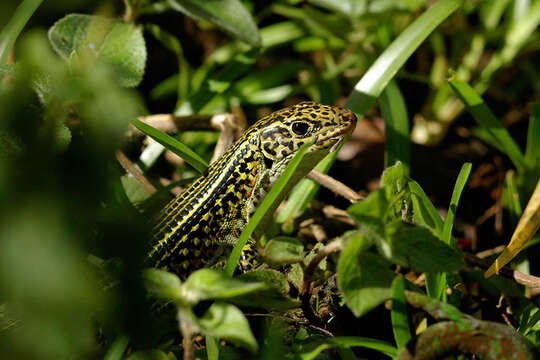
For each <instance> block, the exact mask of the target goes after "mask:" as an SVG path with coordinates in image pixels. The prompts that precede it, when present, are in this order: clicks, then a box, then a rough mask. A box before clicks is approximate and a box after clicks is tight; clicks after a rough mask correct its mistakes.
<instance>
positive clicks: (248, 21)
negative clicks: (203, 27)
mask: <svg viewBox="0 0 540 360" xmlns="http://www.w3.org/2000/svg"><path fill="white" fill-rule="evenodd" d="M169 5H170V6H171V7H172V8H173V9H175V10H178V11H181V12H183V13H184V14H186V15H189V16H191V17H194V18H198V19H203V20H207V21H210V22H213V23H214V24H216V25H218V26H219V27H221V28H223V29H224V30H225V31H227V32H229V33H230V34H232V35H233V36H236V37H237V38H239V39H240V40H242V41H245V42H247V43H248V44H250V45H251V46H255V47H259V46H261V37H260V35H259V30H258V29H257V25H255V21H253V17H252V16H251V14H250V13H249V12H248V11H247V10H246V8H245V7H244V6H243V5H242V3H241V2H240V1H239V0H169Z"/></svg>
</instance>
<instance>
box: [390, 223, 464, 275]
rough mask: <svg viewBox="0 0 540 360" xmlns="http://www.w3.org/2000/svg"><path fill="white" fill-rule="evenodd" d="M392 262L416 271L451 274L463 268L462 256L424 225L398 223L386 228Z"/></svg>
mask: <svg viewBox="0 0 540 360" xmlns="http://www.w3.org/2000/svg"><path fill="white" fill-rule="evenodd" d="M386 237H387V241H388V244H389V248H390V259H389V260H391V261H392V262H395V263H397V264H399V265H402V266H405V267H408V268H412V269H414V270H415V271H417V272H451V271H455V270H458V269H459V268H461V267H462V266H463V265H464V262H463V257H462V256H461V253H460V252H459V251H457V250H455V249H454V248H453V247H451V246H450V245H447V244H445V243H443V242H442V241H440V240H439V239H438V238H437V237H436V236H435V235H433V233H432V232H431V231H429V230H428V229H426V228H424V227H421V226H414V225H409V224H406V223H403V222H399V221H396V222H394V223H391V224H387V225H386Z"/></svg>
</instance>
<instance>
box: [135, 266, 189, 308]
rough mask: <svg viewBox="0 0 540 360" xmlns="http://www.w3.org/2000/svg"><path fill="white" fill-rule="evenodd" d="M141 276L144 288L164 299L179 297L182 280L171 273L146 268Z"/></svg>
mask: <svg viewBox="0 0 540 360" xmlns="http://www.w3.org/2000/svg"><path fill="white" fill-rule="evenodd" d="M142 278H143V282H144V286H145V287H146V290H147V291H148V292H149V293H151V294H153V295H154V296H157V297H159V298H162V299H165V300H177V299H179V298H180V297H181V293H182V289H181V287H182V282H181V281H180V279H179V278H178V276H176V275H175V274H173V273H170V272H167V271H164V270H159V269H146V270H144V271H143V273H142Z"/></svg>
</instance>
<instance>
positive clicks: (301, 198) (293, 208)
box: [276, 146, 341, 224]
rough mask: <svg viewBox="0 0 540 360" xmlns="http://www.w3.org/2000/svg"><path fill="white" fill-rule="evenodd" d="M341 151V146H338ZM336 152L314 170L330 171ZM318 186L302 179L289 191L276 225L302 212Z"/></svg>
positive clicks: (311, 181)
mask: <svg viewBox="0 0 540 360" xmlns="http://www.w3.org/2000/svg"><path fill="white" fill-rule="evenodd" d="M340 149H341V146H340ZM338 152H339V150H338V151H334V152H332V153H330V154H328V155H326V156H325V157H324V159H322V160H321V161H320V162H319V163H318V164H317V166H316V167H315V169H316V170H319V171H320V172H323V173H325V174H326V173H327V172H328V170H330V167H331V166H332V164H333V163H334V160H335V158H336V156H337V153H338ZM319 186H320V185H319V184H318V183H316V182H315V181H313V180H311V179H307V178H306V179H302V180H301V181H300V182H299V183H298V185H296V186H295V187H294V189H293V190H292V191H291V193H290V195H289V199H288V200H287V203H286V204H285V206H284V207H283V209H281V211H280V212H279V214H278V216H277V218H276V222H277V223H278V224H283V223H284V222H285V220H287V219H292V218H294V217H296V216H298V215H299V214H301V213H302V212H304V210H305V209H306V207H307V204H308V203H309V202H310V201H311V200H312V199H313V197H314V196H315V194H317V190H319Z"/></svg>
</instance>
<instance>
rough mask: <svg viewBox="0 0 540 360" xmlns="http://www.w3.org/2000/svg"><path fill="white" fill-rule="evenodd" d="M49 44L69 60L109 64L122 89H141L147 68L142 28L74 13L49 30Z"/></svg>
mask: <svg viewBox="0 0 540 360" xmlns="http://www.w3.org/2000/svg"><path fill="white" fill-rule="evenodd" d="M49 41H50V42H51V44H52V46H53V48H54V50H55V51H56V52H57V53H58V54H59V55H60V56H62V57H63V58H64V59H65V60H69V61H70V62H72V64H73V63H74V62H77V63H87V62H88V61H90V60H92V59H96V60H97V61H100V62H103V63H106V64H108V65H109V66H110V67H111V68H112V70H113V71H114V72H113V73H114V74H115V75H116V80H117V81H118V83H119V84H120V85H122V86H127V87H133V86H137V85H138V84H139V83H140V82H141V81H142V78H143V75H144V69H145V65H146V45H145V42H144V37H143V34H142V29H141V28H140V27H138V26H135V25H133V24H128V23H123V22H120V21H116V20H112V19H106V18H102V17H99V16H90V15H81V14H70V15H67V16H65V17H64V18H62V19H60V20H59V21H57V22H56V23H55V24H54V25H53V26H52V27H51V28H50V30H49Z"/></svg>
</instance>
